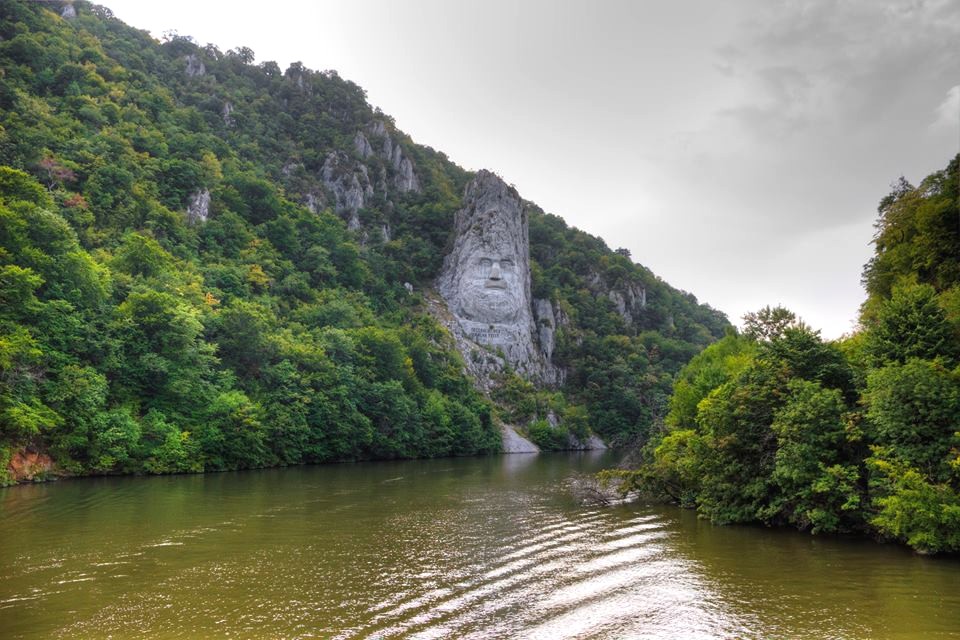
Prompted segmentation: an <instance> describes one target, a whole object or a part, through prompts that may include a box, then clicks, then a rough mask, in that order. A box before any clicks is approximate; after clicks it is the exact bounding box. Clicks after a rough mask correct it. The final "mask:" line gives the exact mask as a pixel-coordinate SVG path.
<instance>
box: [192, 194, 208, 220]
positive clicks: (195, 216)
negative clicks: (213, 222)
mask: <svg viewBox="0 0 960 640" xmlns="http://www.w3.org/2000/svg"><path fill="white" fill-rule="evenodd" d="M209 216H210V191H209V189H200V190H199V191H197V192H195V193H194V194H193V195H192V196H190V202H189V204H187V224H190V225H195V224H202V223H204V222H206V221H207V218H208V217H209Z"/></svg>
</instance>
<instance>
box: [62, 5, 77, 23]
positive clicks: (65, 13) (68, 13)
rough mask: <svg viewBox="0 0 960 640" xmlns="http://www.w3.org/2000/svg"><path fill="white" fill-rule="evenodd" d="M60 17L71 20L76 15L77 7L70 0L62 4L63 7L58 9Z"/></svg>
mask: <svg viewBox="0 0 960 640" xmlns="http://www.w3.org/2000/svg"><path fill="white" fill-rule="evenodd" d="M60 17H61V18H63V19H64V20H73V19H74V18H76V17H77V9H76V7H74V6H73V3H72V2H68V3H67V4H65V5H63V9H61V10H60Z"/></svg>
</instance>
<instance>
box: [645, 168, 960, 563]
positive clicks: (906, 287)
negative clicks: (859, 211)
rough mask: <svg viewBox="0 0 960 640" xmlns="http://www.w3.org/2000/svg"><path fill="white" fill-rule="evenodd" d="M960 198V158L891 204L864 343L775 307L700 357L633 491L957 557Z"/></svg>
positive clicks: (882, 220)
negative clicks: (827, 337) (826, 336)
mask: <svg viewBox="0 0 960 640" xmlns="http://www.w3.org/2000/svg"><path fill="white" fill-rule="evenodd" d="M958 186H960V156H957V157H956V158H954V159H953V160H952V161H951V162H950V164H949V166H948V167H947V168H946V169H944V170H943V171H938V172H936V173H934V174H932V175H931V176H929V177H927V178H926V179H925V180H924V181H923V182H922V183H921V184H920V185H919V186H918V187H914V186H912V185H910V184H909V183H907V182H906V181H904V180H902V179H901V180H900V182H899V183H897V184H896V185H895V186H894V190H893V192H892V193H891V194H890V195H888V196H887V197H885V198H884V199H883V200H882V201H881V203H880V208H879V218H878V220H877V223H876V229H877V232H876V235H875V237H874V244H875V246H876V252H875V255H874V257H873V258H872V259H871V260H870V262H869V263H868V264H867V265H866V267H865V269H864V276H863V281H864V285H865V287H866V289H867V293H868V299H867V301H866V302H865V303H864V305H863V308H862V313H861V329H860V330H859V331H858V332H857V333H856V334H854V335H853V336H850V337H848V338H844V339H842V340H839V341H836V342H824V341H823V340H821V338H820V336H819V333H818V332H816V331H813V330H811V329H810V328H809V327H807V326H806V325H804V324H803V323H802V322H799V321H798V320H797V319H796V318H795V317H794V315H793V314H792V313H791V312H789V311H786V310H784V309H780V308H777V309H770V308H767V309H764V310H762V311H760V312H758V313H756V314H751V315H749V316H748V317H747V318H746V325H745V331H744V334H743V335H734V334H730V335H728V336H726V337H725V338H724V339H723V340H720V341H719V342H717V343H715V344H713V345H711V346H710V347H708V348H707V349H706V350H704V351H703V352H702V353H701V354H700V355H698V356H697V357H696V358H694V359H693V360H692V361H691V362H690V364H689V365H687V366H686V367H685V368H684V369H683V370H682V371H681V373H680V374H679V376H678V379H677V382H676V384H675V386H674V394H673V397H672V399H671V405H670V412H669V414H668V415H667V417H666V420H665V425H664V427H663V430H662V432H660V433H659V434H657V435H656V436H655V437H654V438H652V439H651V442H650V443H649V444H648V446H647V449H646V452H645V453H646V459H647V464H646V465H645V466H644V467H642V468H641V469H640V470H639V471H637V472H634V473H632V474H629V475H628V480H629V482H628V483H627V486H628V487H631V488H642V489H645V490H648V491H653V492H655V493H658V494H660V495H663V496H666V497H668V498H670V499H672V500H675V501H676V502H679V503H681V504H684V505H688V506H694V507H696V508H697V509H698V511H699V512H700V513H701V514H702V515H703V516H705V517H708V518H710V519H711V520H712V521H714V522H719V523H731V522H763V523H765V524H778V525H791V526H795V527H798V528H800V529H809V530H811V531H813V532H821V531H822V532H867V533H870V534H872V535H876V536H878V537H880V538H884V539H892V540H897V541H901V542H904V543H906V544H908V545H910V546H911V547H913V548H915V549H918V550H921V551H924V552H941V551H943V552H957V551H960V366H958V365H960V199H958V198H960V194H958Z"/></svg>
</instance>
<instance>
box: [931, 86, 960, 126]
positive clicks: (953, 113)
mask: <svg viewBox="0 0 960 640" xmlns="http://www.w3.org/2000/svg"><path fill="white" fill-rule="evenodd" d="M934 114H935V118H934V120H933V122H932V123H931V124H930V128H931V129H934V130H937V131H943V130H947V131H949V130H951V129H956V128H958V127H960V85H955V86H952V87H950V89H949V90H948V91H947V95H946V97H944V99H943V102H941V103H940V105H939V106H938V107H937V108H936V109H935V110H934Z"/></svg>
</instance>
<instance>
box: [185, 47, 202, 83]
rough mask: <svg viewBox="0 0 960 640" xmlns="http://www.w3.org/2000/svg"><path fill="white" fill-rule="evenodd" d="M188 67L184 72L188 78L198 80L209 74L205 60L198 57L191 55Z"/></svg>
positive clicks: (188, 57) (188, 59)
mask: <svg viewBox="0 0 960 640" xmlns="http://www.w3.org/2000/svg"><path fill="white" fill-rule="evenodd" d="M186 60H187V66H186V69H185V70H184V71H185V72H186V74H187V76H189V77H191V78H196V77H199V76H202V75H204V74H206V73H207V68H206V67H205V66H204V64H203V60H201V59H200V58H199V57H197V56H196V55H194V54H192V53H191V54H190V55H188V56H187V58H186Z"/></svg>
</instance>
